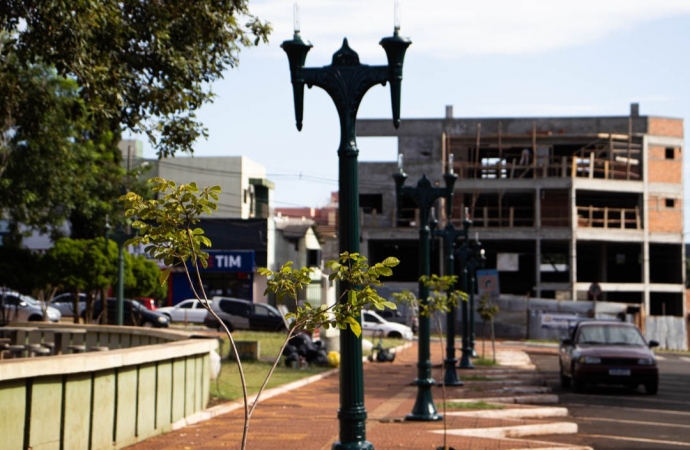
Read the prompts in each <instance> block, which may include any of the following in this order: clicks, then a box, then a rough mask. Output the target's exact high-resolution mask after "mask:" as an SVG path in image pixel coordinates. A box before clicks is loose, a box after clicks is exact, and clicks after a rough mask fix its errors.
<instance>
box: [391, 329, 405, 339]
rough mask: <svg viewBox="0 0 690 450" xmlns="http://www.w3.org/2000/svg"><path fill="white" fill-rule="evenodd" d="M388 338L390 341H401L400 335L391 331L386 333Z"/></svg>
mask: <svg viewBox="0 0 690 450" xmlns="http://www.w3.org/2000/svg"><path fill="white" fill-rule="evenodd" d="M388 337H389V338H391V339H402V334H400V332H398V331H391V332H390V333H388Z"/></svg>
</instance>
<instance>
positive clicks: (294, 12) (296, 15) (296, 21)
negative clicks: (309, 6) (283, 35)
mask: <svg viewBox="0 0 690 450" xmlns="http://www.w3.org/2000/svg"><path fill="white" fill-rule="evenodd" d="M299 19H300V17H299V3H298V2H295V6H294V7H293V9H292V26H293V28H294V30H295V34H299V32H300V28H301V26H300V25H301V24H300V22H299Z"/></svg>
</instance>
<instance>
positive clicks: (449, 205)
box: [434, 154, 467, 386]
mask: <svg viewBox="0 0 690 450" xmlns="http://www.w3.org/2000/svg"><path fill="white" fill-rule="evenodd" d="M452 156H453V155H452V154H451V155H450V156H449V159H448V167H449V169H448V170H447V171H446V173H445V174H444V175H443V177H444V178H446V180H447V181H446V185H448V184H449V181H448V178H450V177H453V181H452V183H453V184H454V183H455V180H456V179H457V178H458V176H457V175H455V174H454V173H453V158H452ZM453 196H454V192H453V190H450V191H449V192H447V193H446V196H445V203H446V205H445V208H446V226H445V227H444V228H443V229H441V230H434V235H436V236H440V237H441V238H442V239H443V255H444V259H445V274H446V275H454V274H455V251H454V246H455V240H456V239H457V238H459V237H462V236H465V235H466V234H467V232H466V230H464V229H463V230H458V229H456V228H455V226H454V225H453V222H451V220H450V218H451V217H452V214H453ZM451 289H453V288H451ZM456 322H457V309H456V308H455V307H453V308H451V309H450V311H448V314H447V315H446V358H445V359H444V360H443V367H444V374H443V384H445V385H446V386H463V385H464V383H463V382H462V381H460V379H459V378H458V373H457V371H456V368H455V366H456V364H457V363H458V360H457V358H456V357H455V324H456Z"/></svg>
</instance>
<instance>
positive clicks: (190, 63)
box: [0, 0, 271, 156]
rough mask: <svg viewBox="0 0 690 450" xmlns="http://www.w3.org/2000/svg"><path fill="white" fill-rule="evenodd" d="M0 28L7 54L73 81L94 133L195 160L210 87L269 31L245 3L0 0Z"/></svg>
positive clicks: (239, 0) (210, 0) (218, 0)
mask: <svg viewBox="0 0 690 450" xmlns="http://www.w3.org/2000/svg"><path fill="white" fill-rule="evenodd" d="M0 26H1V27H2V29H4V30H5V31H6V32H7V33H8V35H9V38H10V40H9V42H8V43H7V44H6V47H8V50H6V52H12V53H16V55H17V58H18V59H19V61H20V62H22V63H28V62H35V61H42V62H43V63H45V64H47V65H48V66H50V67H54V68H55V69H56V70H57V74H58V75H60V76H62V77H67V78H70V79H73V80H75V81H76V83H77V85H78V86H79V94H80V97H81V98H82V99H83V101H84V105H85V107H86V109H87V112H88V115H89V117H93V121H94V131H96V132H103V131H108V132H119V131H120V130H121V129H122V127H124V128H126V129H129V130H131V131H133V132H135V133H145V134H146V135H147V136H148V137H149V139H150V141H151V143H152V144H153V145H154V147H155V148H156V149H157V150H158V152H159V154H161V155H163V156H165V155H170V154H174V153H175V152H176V151H188V152H192V151H193V149H192V144H193V143H194V141H195V140H196V139H197V138H198V137H199V136H205V135H206V130H205V129H204V128H203V126H202V124H201V123H199V122H198V121H197V119H196V116H195V113H194V111H196V110H197V109H199V108H200V107H201V106H203V105H204V104H205V103H207V102H210V101H212V99H213V93H212V92H211V90H210V88H209V84H210V83H212V82H213V81H215V80H217V79H218V78H221V77H222V76H223V72H224V71H225V70H226V69H227V68H231V67H234V66H236V65H237V63H238V56H239V51H240V49H241V48H242V47H249V46H253V45H257V44H258V43H259V42H260V41H262V40H263V41H267V39H268V34H269V33H270V30H271V28H270V25H269V24H267V23H263V22H261V21H260V20H259V19H258V18H257V17H255V16H253V15H252V14H251V13H250V12H249V8H248V1H247V0H179V1H140V0H102V1H97V2H46V1H44V0H6V1H5V2H4V4H3V7H2V8H0Z"/></svg>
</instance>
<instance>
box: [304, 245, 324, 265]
mask: <svg viewBox="0 0 690 450" xmlns="http://www.w3.org/2000/svg"><path fill="white" fill-rule="evenodd" d="M320 265H321V250H318V249H307V267H319V266H320Z"/></svg>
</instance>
